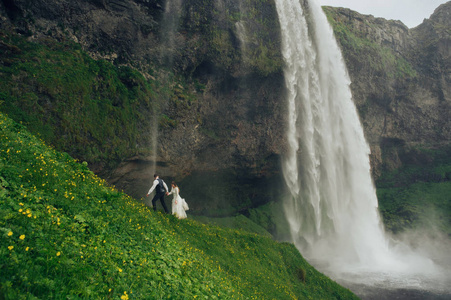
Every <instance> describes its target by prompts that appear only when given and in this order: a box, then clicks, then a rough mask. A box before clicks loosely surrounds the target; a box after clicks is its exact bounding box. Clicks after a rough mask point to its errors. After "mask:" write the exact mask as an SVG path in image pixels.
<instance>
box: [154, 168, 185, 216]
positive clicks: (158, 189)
mask: <svg viewBox="0 0 451 300" xmlns="http://www.w3.org/2000/svg"><path fill="white" fill-rule="evenodd" d="M153 178H154V181H153V184H152V187H151V188H150V190H149V192H148V193H147V195H146V197H148V196H149V195H150V194H151V193H152V192H153V190H155V196H154V197H153V199H152V206H153V210H154V211H155V210H157V207H156V204H157V203H156V202H157V201H158V200H160V202H161V205H162V206H163V209H164V211H165V212H166V213H169V211H168V208H167V207H166V203H165V202H164V196H165V195H171V194H173V195H174V196H173V198H172V214H173V215H175V216H176V217H177V218H179V219H185V218H186V212H185V211H186V210H188V209H189V208H188V204H187V203H186V202H185V199H183V198H182V197H180V189H179V187H178V186H177V184H176V183H175V182H174V181H173V182H172V183H171V187H172V189H171V192H168V190H169V189H168V186H167V185H166V183H165V182H164V181H163V179H161V178H160V176H159V175H158V174H155V175H153Z"/></svg>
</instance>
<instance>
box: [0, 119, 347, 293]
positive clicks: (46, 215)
mask: <svg viewBox="0 0 451 300" xmlns="http://www.w3.org/2000/svg"><path fill="white" fill-rule="evenodd" d="M0 208H1V209H0V241H1V243H0V269H1V270H2V272H1V274H0V296H1V298H6V299H33V298H58V299H59V298H67V299H77V298H91V299H96V298H102V299H107V298H116V299H117V298H119V297H121V298H123V299H127V298H130V299H150V298H151V299H160V298H168V297H169V298H172V299H193V298H196V297H199V298H200V297H201V296H202V297H204V296H205V297H206V298H208V299H215V298H221V299H230V298H235V299H252V298H254V299H304V298H310V299H352V298H355V296H354V295H353V294H352V293H351V292H350V291H348V290H346V289H344V288H342V287H340V286H339V285H338V284H336V283H335V282H333V281H331V280H330V279H328V278H327V277H325V276H324V275H322V274H320V273H319V272H317V271H316V270H315V269H313V268H312V267H311V266H310V265H309V264H308V263H307V262H306V261H305V260H304V259H303V258H302V256H301V255H300V253H299V252H298V251H297V250H296V249H295V247H294V246H293V245H291V244H286V243H276V242H274V241H273V240H271V239H270V238H268V237H264V236H261V235H257V234H253V233H247V232H244V231H239V230H232V229H225V228H221V227H217V226H210V225H205V224H201V223H199V222H197V221H194V220H190V219H187V220H177V219H176V218H174V217H172V216H168V215H163V214H161V213H159V212H158V213H153V212H151V211H150V210H149V209H148V208H147V207H146V206H143V205H141V204H138V203H137V202H135V201H134V200H132V199H130V198H129V197H128V196H126V195H124V194H122V193H120V192H118V191H116V190H115V189H114V188H110V187H107V186H106V184H105V182H103V180H101V179H99V178H97V177H96V176H95V175H94V174H93V173H92V172H91V171H89V170H88V168H87V167H86V165H85V164H83V163H78V162H77V161H75V160H73V159H72V158H71V157H70V156H69V155H67V154H65V153H60V152H57V151H55V150H54V149H52V148H49V147H48V146H46V145H45V144H44V143H43V142H42V141H41V140H39V139H37V138H35V137H34V136H32V135H31V134H29V133H28V132H27V130H26V129H25V128H24V127H23V126H22V125H19V124H17V123H15V122H13V121H12V120H11V119H9V118H7V117H6V116H5V115H3V114H0Z"/></svg>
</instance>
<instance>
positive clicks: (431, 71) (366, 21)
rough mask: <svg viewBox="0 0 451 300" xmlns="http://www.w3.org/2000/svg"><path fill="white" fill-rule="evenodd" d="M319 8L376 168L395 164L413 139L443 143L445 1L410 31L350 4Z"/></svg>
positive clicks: (449, 127) (449, 132) (447, 123)
mask: <svg viewBox="0 0 451 300" xmlns="http://www.w3.org/2000/svg"><path fill="white" fill-rule="evenodd" d="M326 12H327V13H328V14H329V17H330V20H331V23H332V24H333V26H334V30H335V32H336V35H337V38H338V41H339V42H340V44H341V46H342V49H343V55H344V57H345V60H346V64H347V66H348V69H349V73H350V76H351V79H352V85H351V88H352V92H353V96H354V99H355V101H356V104H357V106H358V109H359V112H360V116H361V118H362V121H363V126H364V129H365V134H366V137H367V140H368V142H369V144H370V145H371V148H372V163H373V170H374V171H375V174H376V175H377V174H379V172H380V170H381V168H389V169H390V168H396V167H399V166H400V164H401V163H402V162H401V160H402V155H403V153H404V154H405V152H406V151H407V152H411V151H412V147H414V146H416V145H423V146H425V147H431V146H435V147H440V144H443V143H445V144H447V143H449V141H450V138H451V119H450V117H449V116H450V112H451V111H450V104H451V102H450V101H451V98H450V94H449V87H450V76H449V74H450V73H449V72H450V49H451V48H450V32H449V28H450V21H449V15H450V13H451V2H448V3H446V4H443V5H441V6H440V7H439V8H437V9H436V11H435V12H434V14H433V15H432V16H431V17H430V19H427V20H425V21H424V23H423V24H421V25H420V26H418V27H416V28H413V29H408V28H407V27H406V26H404V25H403V24H402V23H401V22H399V21H387V20H384V19H380V18H374V17H372V16H364V15H361V14H359V13H357V12H353V11H351V10H349V9H341V8H339V9H332V8H326ZM400 156H401V157H400Z"/></svg>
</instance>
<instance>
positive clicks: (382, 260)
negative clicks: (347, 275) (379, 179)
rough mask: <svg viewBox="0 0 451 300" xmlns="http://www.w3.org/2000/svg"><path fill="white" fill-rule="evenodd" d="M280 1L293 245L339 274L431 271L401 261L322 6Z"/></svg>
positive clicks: (426, 263)
mask: <svg viewBox="0 0 451 300" xmlns="http://www.w3.org/2000/svg"><path fill="white" fill-rule="evenodd" d="M275 2H276V8H277V13H278V16H279V22H280V26H281V39H282V54H283V58H284V62H285V67H284V77H285V85H286V98H287V99H286V101H287V104H288V112H289V113H288V116H287V122H288V126H287V127H288V129H287V141H288V145H289V147H288V151H287V154H286V156H285V157H284V161H283V174H284V178H285V181H286V183H287V186H288V188H289V190H290V197H289V199H287V200H286V202H285V210H286V217H287V220H288V223H289V225H290V230H291V235H292V239H293V242H294V244H295V245H296V246H297V247H298V249H299V250H300V251H301V253H302V254H303V255H304V256H305V257H306V258H307V259H308V260H309V261H311V262H313V263H315V262H317V263H318V264H320V265H322V266H325V268H326V269H327V270H333V271H335V272H353V271H356V270H365V271H368V270H370V271H385V272H391V271H394V272H404V271H405V272H412V268H413V267H416V268H418V269H419V270H421V269H423V272H425V270H426V268H432V265H433V264H432V262H431V261H430V260H429V259H416V260H415V263H414V264H415V266H412V262H413V261H412V260H409V259H410V258H412V257H414V256H415V255H414V254H411V253H410V254H408V255H407V254H405V253H404V254H403V255H399V253H397V252H396V251H395V250H394V248H393V247H392V245H390V242H389V239H388V238H387V237H386V234H385V232H384V229H383V226H382V223H381V220H380V216H379V212H378V202H377V197H376V191H375V187H374V184H373V181H372V177H371V173H370V163H369V154H370V149H369V146H368V144H367V142H366V140H365V137H364V133H363V129H362V125H361V123H360V120H359V116H358V113H357V110H356V107H355V105H354V102H353V100H352V94H351V91H350V79H349V76H348V74H347V70H346V66H345V63H344V60H343V57H342V55H341V51H340V49H339V47H338V45H337V43H336V41H335V38H334V36H333V31H332V28H331V27H330V25H329V24H328V22H327V19H326V17H325V15H324V13H323V11H322V9H321V7H320V5H319V4H318V3H317V2H316V1H312V0H310V1H305V3H306V5H305V6H306V11H304V10H303V8H302V6H301V4H300V1H299V0H276V1H275ZM307 2H308V3H307ZM415 257H416V256H415ZM418 272H421V271H418Z"/></svg>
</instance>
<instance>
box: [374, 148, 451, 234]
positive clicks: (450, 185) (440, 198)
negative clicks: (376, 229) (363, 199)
mask: <svg viewBox="0 0 451 300" xmlns="http://www.w3.org/2000/svg"><path fill="white" fill-rule="evenodd" d="M450 150H451V149H450V147H449V146H448V147H443V148H438V149H434V148H413V149H410V150H408V151H406V150H404V151H403V152H402V153H401V156H400V157H401V160H402V161H403V166H402V167H401V168H399V169H396V170H393V171H386V172H384V173H383V174H382V176H381V177H380V178H379V179H378V180H377V182H376V187H377V195H378V199H379V207H380V211H381V213H382V217H383V220H384V224H385V226H386V228H387V229H388V230H390V231H393V232H395V233H397V232H402V231H404V230H406V229H412V228H427V229H437V228H438V229H439V230H440V231H442V232H443V233H446V234H448V235H449V234H451V157H450V155H449V153H451V151H450Z"/></svg>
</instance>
